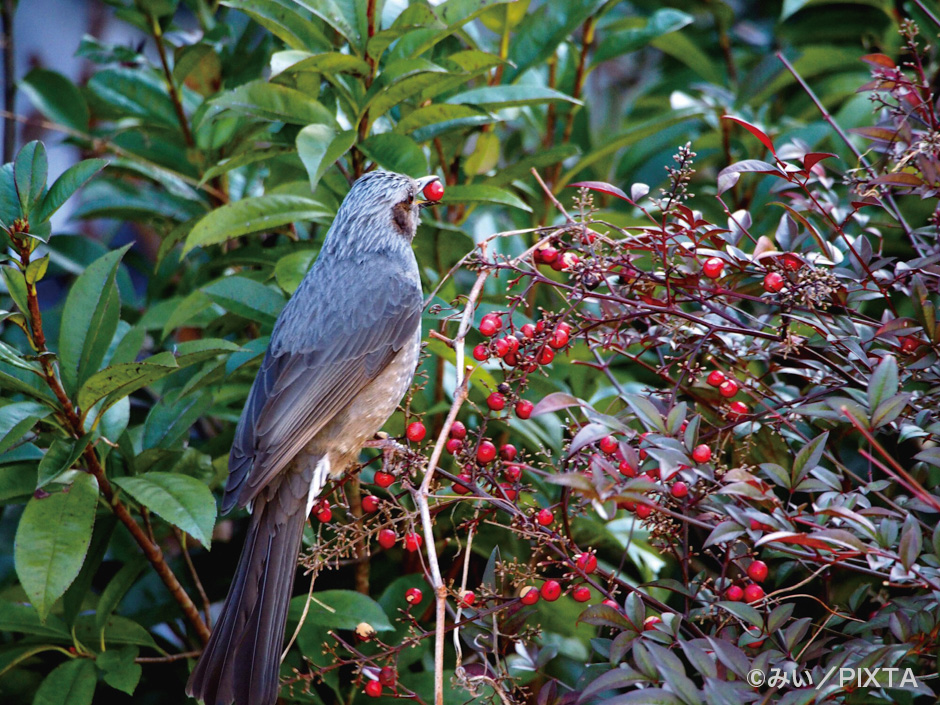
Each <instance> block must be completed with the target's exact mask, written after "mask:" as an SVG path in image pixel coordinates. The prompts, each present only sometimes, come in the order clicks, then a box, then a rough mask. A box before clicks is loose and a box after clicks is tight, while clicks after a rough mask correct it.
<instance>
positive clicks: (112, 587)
mask: <svg viewBox="0 0 940 705" xmlns="http://www.w3.org/2000/svg"><path fill="white" fill-rule="evenodd" d="M146 566H147V560H146V559H145V558H144V557H143V556H136V557H135V558H132V559H130V560H128V561H127V562H126V563H125V564H124V565H122V566H121V569H120V570H119V571H118V572H117V573H115V575H114V577H113V578H111V581H110V582H109V583H108V584H107V586H106V587H105V589H104V590H102V591H101V597H99V598H98V604H97V605H96V606H95V626H96V627H97V629H98V631H99V632H100V631H101V630H102V629H104V627H105V625H106V624H107V623H108V620H109V619H110V618H111V615H112V614H113V613H114V610H116V609H117V607H118V605H119V604H121V599H122V598H123V597H124V595H126V594H127V591H128V590H130V589H131V587H132V586H133V585H134V583H135V582H137V577H138V576H139V575H140V574H141V572H143V570H144V568H145V567H146Z"/></svg>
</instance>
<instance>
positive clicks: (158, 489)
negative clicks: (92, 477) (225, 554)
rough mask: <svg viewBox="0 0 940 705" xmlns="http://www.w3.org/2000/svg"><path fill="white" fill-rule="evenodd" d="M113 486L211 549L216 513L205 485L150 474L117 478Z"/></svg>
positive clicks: (185, 477)
mask: <svg viewBox="0 0 940 705" xmlns="http://www.w3.org/2000/svg"><path fill="white" fill-rule="evenodd" d="M113 482H114V484H116V485H117V486H118V487H120V488H121V489H122V490H124V491H125V492H127V494H129V495H130V496H131V497H133V498H134V499H135V500H137V501H138V502H140V503H141V504H142V505H143V506H145V507H147V509H149V510H150V511H152V512H153V513H154V514H156V515H157V516H159V517H161V518H162V519H164V520H165V521H168V522H169V523H170V524H173V526H176V527H177V528H180V529H182V530H183V531H185V532H186V533H188V534H190V535H191V536H192V537H193V538H194V539H196V540H197V541H199V543H201V544H202V545H203V546H205V547H207V548H208V547H209V544H210V542H211V541H212V529H213V527H214V526H215V515H216V510H215V499H214V498H213V497H212V492H210V491H209V488H208V487H206V485H205V483H204V482H201V481H200V480H197V479H196V478H195V477H190V476H189V475H179V474H177V473H171V472H148V473H147V474H146V475H140V476H138V477H121V478H114V480H113Z"/></svg>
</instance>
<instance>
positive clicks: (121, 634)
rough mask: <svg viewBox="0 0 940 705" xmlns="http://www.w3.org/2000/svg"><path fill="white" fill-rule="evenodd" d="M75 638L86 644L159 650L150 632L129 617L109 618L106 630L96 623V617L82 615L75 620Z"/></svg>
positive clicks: (115, 616)
mask: <svg viewBox="0 0 940 705" xmlns="http://www.w3.org/2000/svg"><path fill="white" fill-rule="evenodd" d="M102 633H103V635H102ZM75 637H76V638H77V639H78V640H79V641H81V642H83V643H85V644H98V643H100V642H102V641H103V642H104V643H106V644H133V645H137V646H147V647H150V648H152V649H156V648H158V647H157V645H156V643H155V642H154V640H153V637H152V636H150V632H148V631H147V630H146V629H144V628H143V627H142V626H141V625H140V624H138V623H137V622H135V621H134V620H132V619H128V618H127V617H121V616H120V615H116V614H113V615H111V616H110V617H109V618H108V621H107V622H106V623H105V625H104V629H101V628H100V627H98V626H97V625H96V623H95V615H93V614H82V615H79V616H78V618H77V619H76V620H75Z"/></svg>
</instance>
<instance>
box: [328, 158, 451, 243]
mask: <svg viewBox="0 0 940 705" xmlns="http://www.w3.org/2000/svg"><path fill="white" fill-rule="evenodd" d="M442 195H443V189H442V188H441V186H440V179H439V178H438V177H437V176H425V177H422V178H420V179H412V178H411V177H410V176H405V175H404V174H396V173H394V172H391V171H370V172H369V173H367V174H365V175H364V176H362V177H360V178H359V179H358V180H357V181H356V183H354V184H353V186H352V188H351V189H350V190H349V193H348V194H346V198H345V199H343V203H342V205H341V206H340V208H339V212H338V213H337V214H336V220H334V221H333V227H332V228H331V229H330V236H329V238H328V239H329V240H330V241H331V242H329V244H330V245H332V246H333V247H334V248H336V249H338V250H340V249H342V250H359V251H363V250H372V249H375V248H376V247H379V248H385V247H388V246H392V247H394V246H395V245H397V244H399V243H405V244H410V243H411V241H412V240H413V239H414V236H415V232H416V231H417V229H418V222H419V220H420V215H421V209H422V208H423V207H425V206H427V205H430V204H431V203H434V202H436V201H438V200H440V198H441V196H442Z"/></svg>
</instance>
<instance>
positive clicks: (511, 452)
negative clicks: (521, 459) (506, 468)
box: [499, 443, 517, 463]
mask: <svg viewBox="0 0 940 705" xmlns="http://www.w3.org/2000/svg"><path fill="white" fill-rule="evenodd" d="M516 454H517V451H516V446H514V445H513V444H512V443H505V444H503V445H501V446H500V447H499V457H500V458H502V459H503V460H505V461H507V462H510V463H511V462H512V461H513V460H515V459H516Z"/></svg>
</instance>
